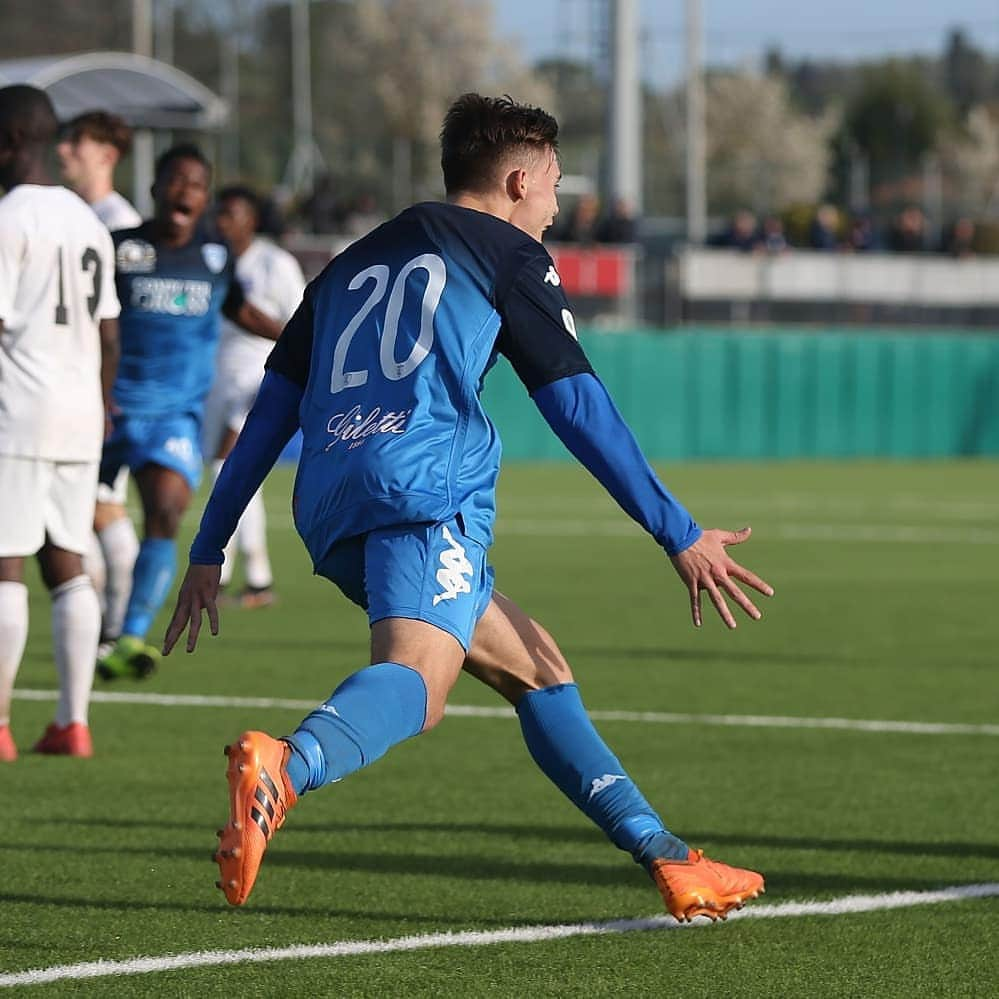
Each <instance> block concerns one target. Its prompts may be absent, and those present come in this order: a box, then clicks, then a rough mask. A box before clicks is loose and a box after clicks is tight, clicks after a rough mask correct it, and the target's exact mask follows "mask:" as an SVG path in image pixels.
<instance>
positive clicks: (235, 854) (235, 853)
mask: <svg viewBox="0 0 999 999" xmlns="http://www.w3.org/2000/svg"><path fill="white" fill-rule="evenodd" d="M240 852H241V851H240V849H239V847H238V846H234V847H233V848H232V849H231V850H230V851H229V856H230V857H232V859H233V860H239V854H240Z"/></svg>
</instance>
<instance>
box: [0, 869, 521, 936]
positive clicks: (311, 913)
mask: <svg viewBox="0 0 999 999" xmlns="http://www.w3.org/2000/svg"><path fill="white" fill-rule="evenodd" d="M205 884H208V885H210V884H211V881H210V880H208V879H206V880H205ZM199 887H200V886H199ZM206 891H207V889H206ZM199 894H200V891H199ZM324 897H325V898H333V897H335V894H334V891H333V888H332V886H331V888H330V890H329V891H327V892H322V891H317V892H316V904H315V905H312V906H289V905H271V904H268V903H267V902H262V901H257V900H256V899H255V900H254V904H252V905H251V906H249V907H247V908H245V909H244V908H235V907H233V906H230V905H227V904H226V903H225V901H224V900H223V899H222V895H221V893H219V894H218V899H217V900H212V901H210V902H209V901H205V902H166V901H163V900H161V899H160V900H155V901H148V900H147V901H142V900H139V899H94V898H72V897H71V896H66V895H40V894H32V893H28V892H25V893H17V892H0V904H2V903H9V904H11V905H14V904H16V903H21V904H23V905H50V906H53V907H55V908H60V909H88V910H90V909H98V910H101V911H107V912H146V911H150V910H152V911H155V912H191V913H197V912H203V913H207V914H209V915H213V916H218V915H221V914H224V913H231V914H232V915H233V916H234V917H239V916H243V915H244V914H245V917H246V918H250V917H253V918H257V917H260V916H305V917H307V918H310V919H315V918H316V917H322V918H326V919H330V918H335V919H351V920H362V919H363V920H367V921H369V922H373V923H378V922H386V921H391V922H398V923H410V924H412V923H428V924H431V925H433V926H439V925H440V923H441V917H440V916H439V915H428V916H423V915H420V914H419V913H418V912H380V911H377V910H374V909H340V908H336V907H335V906H328V905H325V904H323V901H322V900H323V898H324ZM475 922H476V923H482V924H485V925H491V926H507V925H509V922H510V921H509V920H508V919H499V918H496V919H491V918H485V919H484V918H481V917H480V916H478V915H476V916H475ZM379 932H381V930H380V929H379Z"/></svg>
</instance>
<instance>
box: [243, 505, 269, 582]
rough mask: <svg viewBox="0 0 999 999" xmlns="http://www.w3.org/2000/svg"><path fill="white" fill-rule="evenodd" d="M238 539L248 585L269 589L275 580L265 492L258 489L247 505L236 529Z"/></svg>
mask: <svg viewBox="0 0 999 999" xmlns="http://www.w3.org/2000/svg"><path fill="white" fill-rule="evenodd" d="M236 540H237V542H238V544H239V550H240V552H241V553H242V555H243V572H244V574H245V575H246V585H247V586H252V587H253V588H254V589H258V590H260V589H267V587H269V586H270V585H271V583H273V582H274V577H273V576H272V575H271V560H270V559H269V558H268V557H267V514H266V513H265V512H264V497H263V493H262V492H261V491H260V490H259V489H258V490H257V491H256V492H255V493H254V494H253V498H252V499H251V500H250V502H249V503H247V505H246V510H244V511H243V516H242V517H241V518H240V521H239V527H238V528H237V530H236Z"/></svg>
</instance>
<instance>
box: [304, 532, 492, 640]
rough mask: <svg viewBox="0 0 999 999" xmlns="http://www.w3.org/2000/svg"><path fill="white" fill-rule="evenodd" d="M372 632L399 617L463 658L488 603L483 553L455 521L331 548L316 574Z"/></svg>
mask: <svg viewBox="0 0 999 999" xmlns="http://www.w3.org/2000/svg"><path fill="white" fill-rule="evenodd" d="M316 572H317V573H318V574H319V575H320V576H325V577H326V578H327V579H329V580H331V581H332V582H333V583H335V584H336V585H337V586H338V587H339V588H340V590H341V591H342V592H343V594H344V596H346V597H347V598H348V599H350V600H352V601H353V602H354V603H355V604H357V605H358V606H359V607H363V608H364V609H365V610H366V611H367V612H368V621H369V622H370V623H371V624H374V623H375V622H376V621H381V620H383V619H385V618H387V617H404V618H410V619H412V620H416V621H426V622H427V623H428V624H432V625H435V626H436V627H438V628H441V629H443V630H444V631H446V632H448V634H450V635H454V637H455V638H456V639H457V640H458V641H459V642H460V643H461V645H462V648H464V649H465V650H466V651H467V650H468V648H469V646H470V645H471V641H472V633H473V632H474V631H475V626H476V624H478V622H479V618H480V617H482V615H483V614H484V613H485V610H486V608H487V607H488V606H489V601H490V600H491V599H492V595H493V570H492V567H491V566H489V565H487V563H486V550H485V548H483V547H482V545H480V544H478V543H477V542H475V541H473V540H472V539H471V538H469V537H467V536H466V535H465V533H464V531H463V530H462V525H461V521H460V520H459V519H452V520H448V521H445V522H443V523H440V524H399V525H396V526H394V527H383V528H379V529H378V530H376V531H370V532H369V533H367V534H362V535H359V536H357V537H354V538H347V539H346V540H344V541H340V542H338V543H337V544H335V545H334V546H333V547H332V548H331V549H330V550H329V552H328V553H327V554H326V557H325V558H324V559H323V560H322V562H320V564H319V566H318V567H317V568H316Z"/></svg>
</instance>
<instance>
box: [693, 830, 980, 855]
mask: <svg viewBox="0 0 999 999" xmlns="http://www.w3.org/2000/svg"><path fill="white" fill-rule="evenodd" d="M684 838H685V839H686V840H687V842H689V843H697V844H704V843H707V844H709V845H711V846H714V844H715V843H721V844H727V845H734V846H762V847H766V848H767V849H780V850H823V851H829V852H833V853H853V852H860V853H887V854H894V855H901V856H909V857H955V858H956V857H983V858H985V859H988V860H999V843H961V842H957V841H954V840H945V841H943V842H929V843H919V842H913V841H910V840H890V839H845V838H843V839H826V838H818V837H815V836H754V835H752V834H749V833H719V832H711V831H709V830H704V829H702V830H700V831H695V832H692V833H688V832H687V831H686V830H684ZM709 855H710V854H709Z"/></svg>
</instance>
